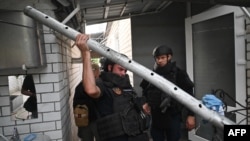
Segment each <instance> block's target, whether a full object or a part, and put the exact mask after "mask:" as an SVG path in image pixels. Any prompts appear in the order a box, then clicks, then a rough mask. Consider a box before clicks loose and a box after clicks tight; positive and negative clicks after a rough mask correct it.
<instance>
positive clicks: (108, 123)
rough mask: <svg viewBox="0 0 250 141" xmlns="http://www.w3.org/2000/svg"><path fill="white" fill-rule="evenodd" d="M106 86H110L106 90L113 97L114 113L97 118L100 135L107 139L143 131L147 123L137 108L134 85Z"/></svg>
mask: <svg viewBox="0 0 250 141" xmlns="http://www.w3.org/2000/svg"><path fill="white" fill-rule="evenodd" d="M106 86H107V87H108V88H107V90H108V91H106V92H108V93H109V95H110V96H111V97H110V98H112V99H113V114H109V115H107V116H105V117H102V118H100V119H98V120H97V128H98V132H99V134H100V137H101V138H103V139H104V140H105V139H108V138H113V137H117V136H122V135H128V136H136V135H138V134H140V133H142V132H143V131H144V130H145V127H144V126H145V125H144V124H146V123H144V119H143V117H142V116H141V113H140V112H141V111H139V110H138V109H137V108H136V106H137V105H136V103H135V102H134V96H135V93H134V91H133V89H132V87H131V88H129V87H126V88H120V87H117V86H114V85H113V86H112V85H110V83H109V84H108V85H106Z"/></svg>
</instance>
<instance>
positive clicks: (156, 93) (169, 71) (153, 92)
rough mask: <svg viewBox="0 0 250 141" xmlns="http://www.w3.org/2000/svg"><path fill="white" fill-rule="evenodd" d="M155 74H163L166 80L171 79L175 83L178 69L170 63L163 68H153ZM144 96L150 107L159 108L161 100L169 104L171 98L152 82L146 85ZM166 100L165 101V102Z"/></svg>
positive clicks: (166, 104)
mask: <svg viewBox="0 0 250 141" xmlns="http://www.w3.org/2000/svg"><path fill="white" fill-rule="evenodd" d="M154 71H155V72H156V73H157V74H159V75H161V76H163V77H164V78H166V79H167V80H168V81H171V82H172V83H174V84H176V83H177V79H176V78H177V72H178V69H177V67H176V66H175V63H172V64H170V65H167V66H165V67H163V68H157V69H156V70H154ZM145 92H146V94H145V95H146V97H147V101H148V103H149V105H150V106H151V108H153V109H154V108H159V107H160V105H161V103H162V101H164V102H165V106H171V104H172V98H171V97H170V96H168V95H167V94H166V93H164V92H163V91H162V90H160V89H158V88H157V87H155V86H154V85H153V84H149V85H148V87H147V90H146V91H145ZM166 102H167V103H166Z"/></svg>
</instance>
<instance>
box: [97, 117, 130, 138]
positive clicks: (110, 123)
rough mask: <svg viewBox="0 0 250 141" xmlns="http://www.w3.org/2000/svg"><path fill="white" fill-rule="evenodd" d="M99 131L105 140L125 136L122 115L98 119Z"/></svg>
mask: <svg viewBox="0 0 250 141" xmlns="http://www.w3.org/2000/svg"><path fill="white" fill-rule="evenodd" d="M97 129H98V133H99V135H100V137H101V138H102V139H103V140H105V139H109V138H114V137H117V136H121V135H125V132H124V130H123V127H122V120H121V116H120V113H115V114H112V115H108V116H105V117H103V118H100V119H98V120H97Z"/></svg>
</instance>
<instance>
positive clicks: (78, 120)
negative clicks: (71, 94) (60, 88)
mask: <svg viewBox="0 0 250 141" xmlns="http://www.w3.org/2000/svg"><path fill="white" fill-rule="evenodd" d="M74 117H75V124H76V126H78V127H85V126H88V124H89V111H88V107H87V106H86V105H76V107H75V109H74Z"/></svg>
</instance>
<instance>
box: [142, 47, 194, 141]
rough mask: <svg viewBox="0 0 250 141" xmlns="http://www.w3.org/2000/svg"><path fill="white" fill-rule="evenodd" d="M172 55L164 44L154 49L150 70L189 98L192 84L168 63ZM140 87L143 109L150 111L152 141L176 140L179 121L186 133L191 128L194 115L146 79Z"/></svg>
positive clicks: (179, 126)
mask: <svg viewBox="0 0 250 141" xmlns="http://www.w3.org/2000/svg"><path fill="white" fill-rule="evenodd" d="M172 56H173V52H172V49H171V48H169V47H167V46H166V45H160V46H158V47H156V48H155V49H154V50H153V57H154V59H155V66H154V69H153V71H154V72H156V73H157V74H159V75H161V76H163V77H164V78H166V79H167V80H169V81H171V82H172V83H174V84H176V85H177V86H178V87H180V88H181V89H183V90H184V91H186V92H187V93H189V94H191V95H192V94H193V86H194V85H193V82H192V81H191V80H190V79H189V76H188V74H187V73H186V72H185V71H183V70H181V69H180V68H178V67H177V66H176V62H171V59H172ZM140 86H141V87H142V89H143V95H144V96H145V97H146V99H147V100H146V101H147V104H148V105H147V106H146V109H148V111H150V112H151V116H152V123H151V127H150V133H151V136H152V138H153V140H154V141H165V139H167V141H179V139H180V137H181V123H182V120H183V121H184V122H186V128H187V129H188V130H191V129H193V128H194V127H195V118H194V113H192V112H191V111H189V110H187V109H186V108H185V107H183V105H182V104H181V103H179V102H177V101H176V100H175V99H172V98H171V97H170V96H168V94H166V93H164V92H163V91H161V90H160V89H158V88H157V87H155V86H154V85H152V84H150V83H149V82H147V81H146V80H143V81H142V82H141V84H140ZM184 109H185V110H184ZM184 111H186V112H185V113H186V116H183V113H184ZM183 117H184V118H185V119H183Z"/></svg>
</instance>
